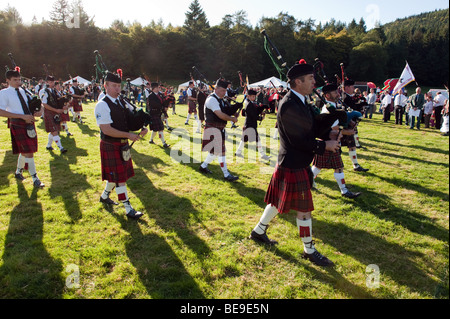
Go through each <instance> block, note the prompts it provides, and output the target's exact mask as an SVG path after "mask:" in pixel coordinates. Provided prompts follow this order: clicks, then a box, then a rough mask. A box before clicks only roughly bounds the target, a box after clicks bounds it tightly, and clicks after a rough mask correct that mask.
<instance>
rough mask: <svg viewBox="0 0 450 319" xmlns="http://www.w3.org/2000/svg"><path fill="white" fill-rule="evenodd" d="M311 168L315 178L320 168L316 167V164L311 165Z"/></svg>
mask: <svg viewBox="0 0 450 319" xmlns="http://www.w3.org/2000/svg"><path fill="white" fill-rule="evenodd" d="M311 170H312V172H313V174H314V178H316V177H317V175H319V173H320V171H321V169H320V168H318V167H317V166H313V167H312V168H311Z"/></svg>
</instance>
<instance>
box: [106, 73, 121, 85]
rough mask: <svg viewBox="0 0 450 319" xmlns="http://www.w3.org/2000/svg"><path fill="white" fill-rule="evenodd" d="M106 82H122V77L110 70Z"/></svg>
mask: <svg viewBox="0 0 450 319" xmlns="http://www.w3.org/2000/svg"><path fill="white" fill-rule="evenodd" d="M105 82H112V83H122V79H121V78H120V76H118V75H117V74H114V73H112V72H108V73H106V76H105Z"/></svg>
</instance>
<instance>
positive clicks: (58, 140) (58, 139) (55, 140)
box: [53, 135, 63, 149]
mask: <svg viewBox="0 0 450 319" xmlns="http://www.w3.org/2000/svg"><path fill="white" fill-rule="evenodd" d="M53 141H54V142H55V143H56V145H57V146H58V147H59V149H62V148H63V147H62V144H61V138H60V137H59V135H56V136H53Z"/></svg>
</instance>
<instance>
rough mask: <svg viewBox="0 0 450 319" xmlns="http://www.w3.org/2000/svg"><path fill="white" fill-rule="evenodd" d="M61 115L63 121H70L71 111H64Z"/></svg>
mask: <svg viewBox="0 0 450 319" xmlns="http://www.w3.org/2000/svg"><path fill="white" fill-rule="evenodd" d="M60 116H61V122H70V115H69V111H67V113H65V114H64V113H62V114H60Z"/></svg>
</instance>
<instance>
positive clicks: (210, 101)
mask: <svg viewBox="0 0 450 319" xmlns="http://www.w3.org/2000/svg"><path fill="white" fill-rule="evenodd" d="M205 108H207V109H210V110H211V111H213V112H215V111H220V110H221V109H220V105H219V101H217V99H216V98H215V97H213V96H212V95H210V96H208V98H207V99H206V102H205Z"/></svg>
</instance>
